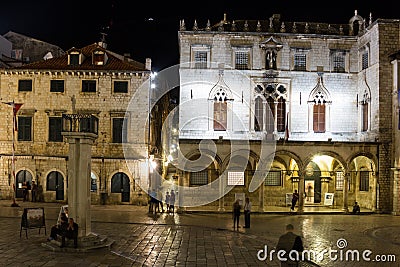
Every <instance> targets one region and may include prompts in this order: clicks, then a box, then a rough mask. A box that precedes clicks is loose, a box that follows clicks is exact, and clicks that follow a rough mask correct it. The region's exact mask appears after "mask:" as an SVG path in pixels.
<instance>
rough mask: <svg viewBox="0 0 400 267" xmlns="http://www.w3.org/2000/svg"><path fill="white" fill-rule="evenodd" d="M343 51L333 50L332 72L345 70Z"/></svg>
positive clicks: (344, 54)
mask: <svg viewBox="0 0 400 267" xmlns="http://www.w3.org/2000/svg"><path fill="white" fill-rule="evenodd" d="M345 58H346V53H345V52H335V53H334V54H333V58H332V60H333V71H334V72H345V62H346V61H345Z"/></svg>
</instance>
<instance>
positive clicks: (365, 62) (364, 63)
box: [362, 51, 368, 70]
mask: <svg viewBox="0 0 400 267" xmlns="http://www.w3.org/2000/svg"><path fill="white" fill-rule="evenodd" d="M366 68H368V52H367V51H366V52H364V53H363V54H362V69H363V70H365V69H366Z"/></svg>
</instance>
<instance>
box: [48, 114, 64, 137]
mask: <svg viewBox="0 0 400 267" xmlns="http://www.w3.org/2000/svg"><path fill="white" fill-rule="evenodd" d="M61 132H62V118H61V117H50V118H49V141H50V142H62V141H63V137H62V134H61Z"/></svg>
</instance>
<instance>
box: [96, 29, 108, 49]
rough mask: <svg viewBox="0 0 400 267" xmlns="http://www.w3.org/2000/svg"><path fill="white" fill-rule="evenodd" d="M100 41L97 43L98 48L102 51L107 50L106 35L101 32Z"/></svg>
mask: <svg viewBox="0 0 400 267" xmlns="http://www.w3.org/2000/svg"><path fill="white" fill-rule="evenodd" d="M100 34H101V41H100V42H99V43H98V44H99V46H101V47H103V48H104V49H107V43H106V35H107V33H104V32H101V33H100Z"/></svg>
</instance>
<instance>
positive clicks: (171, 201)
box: [169, 190, 175, 213]
mask: <svg viewBox="0 0 400 267" xmlns="http://www.w3.org/2000/svg"><path fill="white" fill-rule="evenodd" d="M169 208H170V211H171V212H172V213H174V212H175V192H174V190H171V195H170V196H169Z"/></svg>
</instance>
